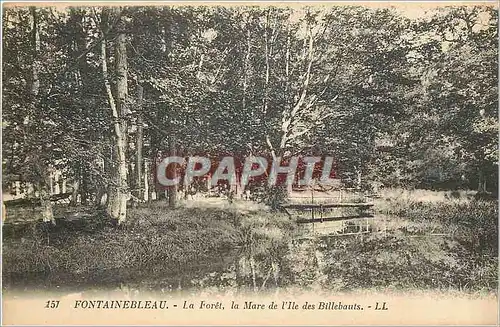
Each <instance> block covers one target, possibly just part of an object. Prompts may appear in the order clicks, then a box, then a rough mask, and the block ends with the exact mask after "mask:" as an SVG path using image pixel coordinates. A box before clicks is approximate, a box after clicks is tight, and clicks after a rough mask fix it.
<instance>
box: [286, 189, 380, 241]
mask: <svg viewBox="0 0 500 327" xmlns="http://www.w3.org/2000/svg"><path fill="white" fill-rule="evenodd" d="M315 193H316V194H317V193H320V195H321V196H319V197H318V196H315ZM294 195H295V196H294ZM373 197H374V195H369V194H365V193H364V192H362V191H361V190H358V189H342V188H337V189H335V190H334V192H332V189H330V190H328V191H325V190H324V189H322V188H320V189H319V190H318V189H315V188H314V187H311V188H309V189H306V190H298V191H297V190H294V192H292V196H291V197H290V203H287V204H283V205H282V206H281V207H282V209H283V211H284V212H285V213H286V214H287V215H288V216H289V217H290V218H291V219H294V220H295V221H296V222H297V223H299V224H301V225H302V227H303V228H304V229H305V230H308V231H309V232H312V233H313V234H328V235H331V236H340V235H354V234H356V235H357V234H364V233H370V232H372V231H373V230H374V227H373V224H372V222H371V221H372V220H373V218H374V217H375V215H374V210H373V209H374V203H373V202H372V198H373Z"/></svg>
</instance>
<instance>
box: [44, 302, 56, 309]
mask: <svg viewBox="0 0 500 327" xmlns="http://www.w3.org/2000/svg"><path fill="white" fill-rule="evenodd" d="M58 307H59V301H56V300H50V301H47V302H46V303H45V308H47V309H57V308H58Z"/></svg>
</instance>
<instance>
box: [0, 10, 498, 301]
mask: <svg viewBox="0 0 500 327" xmlns="http://www.w3.org/2000/svg"><path fill="white" fill-rule="evenodd" d="M2 31H3V34H2V41H3V53H2V58H3V61H2V81H3V84H2V85H3V87H2V218H3V219H2V221H3V224H2V233H3V244H2V249H3V255H2V262H3V271H2V280H3V289H4V291H11V290H27V289H46V290H68V289H69V290H87V289H93V288H98V289H99V288H110V289H117V288H118V289H134V290H138V291H141V290H148V291H149V290H152V291H160V292H165V293H168V292H177V291H194V290H201V291H203V292H209V293H210V292H213V293H217V292H247V291H248V292H273V291H276V290H279V289H299V290H313V291H314V290H321V291H325V292H337V291H353V290H370V289H375V290H400V291H411V290H432V291H435V292H459V293H467V294H472V293H474V294H476V293H481V294H495V295H496V292H497V288H498V200H497V197H498V10H497V8H495V7H494V6H493V5H492V6H488V5H483V6H473V5H463V6H439V7H435V8H430V9H425V10H424V9H423V8H422V9H419V8H418V7H415V8H413V9H412V10H405V9H401V8H398V7H397V6H396V7H389V6H385V7H384V6H376V7H369V6H361V5H342V6H338V5H337V6H336V5H328V6H326V5H324V6H318V5H315V6H306V5H295V6H285V5H283V6H267V5H259V6H229V5H228V6H223V5H220V6H204V5H197V6H181V5H169V6H110V7H101V6H82V7H76V6H75V7H63V6H53V7H29V6H19V5H18V6H14V5H8V6H7V5H5V6H4V8H3V17H2ZM166 154H175V155H179V156H186V157H187V156H194V155H204V156H208V157H217V156H220V155H225V154H230V155H232V156H235V157H239V158H243V157H246V156H250V155H255V154H260V155H264V156H268V157H270V158H282V159H286V158H287V157H290V156H296V155H319V156H331V157H333V158H335V180H336V183H335V184H334V185H321V184H320V183H318V184H316V185H314V186H312V187H308V188H302V189H300V188H292V187H290V188H283V187H274V186H269V185H267V184H265V183H251V184H249V185H248V186H247V187H245V188H243V189H242V188H237V187H234V185H225V184H222V185H216V186H213V185H211V184H210V183H209V182H207V181H208V179H209V177H210V176H207V177H206V178H201V179H199V180H198V182H197V183H193V184H191V185H185V184H184V185H183V184H180V185H177V186H174V187H169V188H167V189H165V188H163V187H160V186H159V185H158V183H157V182H156V180H155V167H156V165H157V163H158V160H159V159H160V158H162V157H164V156H165V155H166Z"/></svg>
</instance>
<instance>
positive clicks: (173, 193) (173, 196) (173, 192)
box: [168, 133, 177, 208]
mask: <svg viewBox="0 0 500 327" xmlns="http://www.w3.org/2000/svg"><path fill="white" fill-rule="evenodd" d="M176 155H177V149H176V140H175V135H174V134H173V133H172V134H171V136H170V156H176ZM171 167H175V166H174V165H171ZM172 172H173V175H172V178H176V177H177V169H176V168H172ZM168 206H169V207H170V208H175V207H176V206H177V185H172V186H169V188H168Z"/></svg>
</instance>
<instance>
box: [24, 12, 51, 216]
mask: <svg viewBox="0 0 500 327" xmlns="http://www.w3.org/2000/svg"><path fill="white" fill-rule="evenodd" d="M30 12H31V16H30V20H31V21H30V23H31V33H32V35H31V37H32V40H31V42H32V49H33V62H32V66H31V69H32V70H31V73H32V76H31V78H32V80H31V97H32V105H33V107H36V105H37V104H36V100H37V96H38V93H39V90H40V79H39V71H38V69H39V67H38V55H39V53H40V32H39V30H38V16H37V12H36V8H35V7H30ZM33 123H35V122H33ZM37 165H38V167H37V168H38V169H37V170H38V175H39V176H38V178H39V188H38V192H39V197H40V202H41V204H42V218H43V221H46V222H52V223H53V224H55V220H54V213H53V210H52V202H51V201H50V195H51V193H50V183H49V178H50V174H49V169H48V167H47V164H46V163H44V162H43V159H41V160H39V161H38V163H37Z"/></svg>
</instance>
